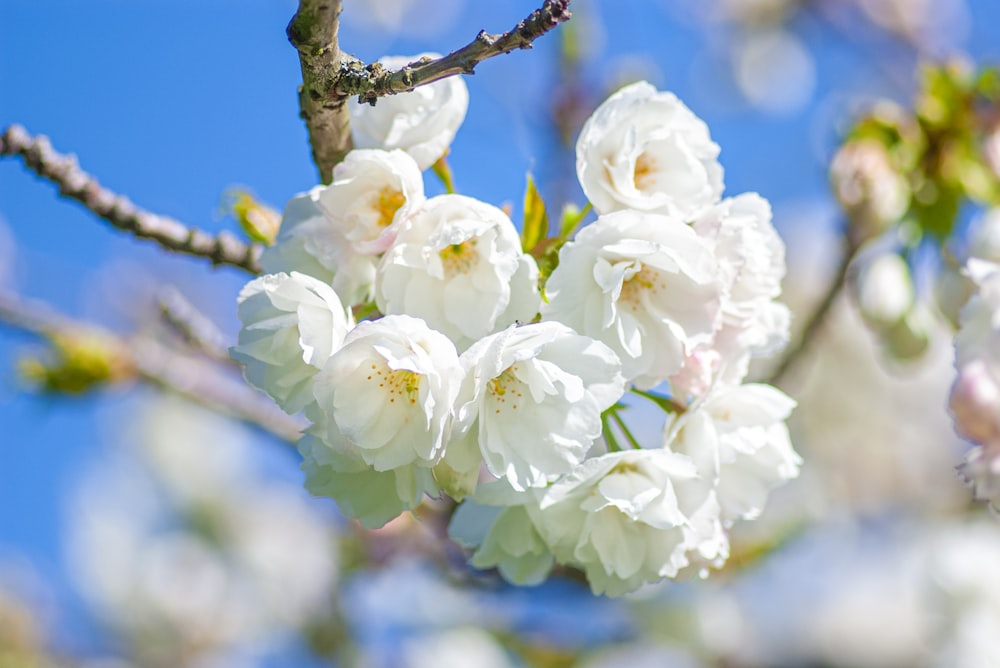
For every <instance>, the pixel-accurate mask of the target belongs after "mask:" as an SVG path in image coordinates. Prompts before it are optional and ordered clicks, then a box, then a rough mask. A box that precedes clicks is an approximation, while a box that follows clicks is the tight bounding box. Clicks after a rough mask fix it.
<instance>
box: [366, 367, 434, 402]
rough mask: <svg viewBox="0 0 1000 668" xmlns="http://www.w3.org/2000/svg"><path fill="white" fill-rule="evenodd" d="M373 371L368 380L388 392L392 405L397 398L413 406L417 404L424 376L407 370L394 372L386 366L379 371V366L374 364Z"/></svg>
mask: <svg viewBox="0 0 1000 668" xmlns="http://www.w3.org/2000/svg"><path fill="white" fill-rule="evenodd" d="M371 370H372V372H371V373H370V374H368V380H371V381H374V382H377V383H378V386H379V387H380V388H382V389H383V390H385V391H388V393H389V403H390V404H394V403H396V399H397V398H398V399H401V400H405V401H409V402H410V403H411V404H415V403H416V402H417V392H419V391H420V379H421V378H422V377H423V376H421V375H420V374H418V373H415V372H413V371H408V370H406V369H400V370H398V371H393V370H392V369H390V368H389V367H388V366H386V365H382V368H381V369H379V367H378V365H377V364H372V366H371Z"/></svg>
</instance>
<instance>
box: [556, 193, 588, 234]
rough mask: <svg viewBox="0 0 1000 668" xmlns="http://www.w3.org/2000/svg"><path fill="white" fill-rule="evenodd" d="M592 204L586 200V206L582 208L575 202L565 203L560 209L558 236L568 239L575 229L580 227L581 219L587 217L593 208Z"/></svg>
mask: <svg viewBox="0 0 1000 668" xmlns="http://www.w3.org/2000/svg"><path fill="white" fill-rule="evenodd" d="M593 208H594V207H593V205H592V204H591V203H590V202H587V206H585V207H583V208H582V209H581V208H579V207H577V206H576V205H575V204H567V205H566V206H564V207H563V210H562V220H561V221H559V238H560V239H562V240H564V241H565V240H566V239H569V238H570V237H571V236H573V233H574V232H576V229H577V228H578V227H580V223H582V222H583V219H584V218H586V217H587V214H588V213H590V211H591V209H593Z"/></svg>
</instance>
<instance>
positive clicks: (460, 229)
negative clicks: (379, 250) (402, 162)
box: [376, 195, 539, 348]
mask: <svg viewBox="0 0 1000 668" xmlns="http://www.w3.org/2000/svg"><path fill="white" fill-rule="evenodd" d="M537 283H538V267H537V266H536V265H535V261H534V259H533V258H532V257H531V256H530V255H525V254H524V253H523V252H522V251H521V244H520V239H519V238H518V235H517V230H516V229H515V228H514V224H513V223H512V222H511V220H510V218H509V217H508V216H507V214H505V213H504V212H503V211H501V210H500V209H498V208H496V207H494V206H491V205H489V204H486V203H484V202H480V201H479V200H476V199H473V198H471V197H463V196H462V195H440V196H438V197H433V198H431V199H429V200H427V201H426V202H425V203H424V206H423V207H421V208H420V209H419V210H418V211H416V212H415V213H414V215H413V217H412V218H410V221H409V225H408V226H407V228H406V229H405V230H403V231H402V232H400V234H399V236H398V237H397V238H396V243H395V245H394V246H393V247H392V248H390V249H389V250H388V251H387V252H386V254H385V255H384V256H383V258H382V263H381V265H380V266H379V274H378V281H377V285H376V288H377V290H376V302H377V303H378V307H379V310H381V311H382V312H383V313H406V314H409V315H413V316H417V317H420V318H423V319H424V320H426V321H427V324H428V325H430V326H431V327H433V328H435V329H437V330H438V331H441V332H443V333H445V334H447V335H448V336H450V337H451V338H452V340H454V341H455V342H456V344H458V346H459V347H460V348H464V347H467V346H468V345H469V344H471V343H472V342H473V341H476V340H478V339H480V338H482V337H483V336H486V335H487V334H492V333H494V332H496V331H497V330H499V329H502V328H504V327H506V326H508V325H511V324H513V323H514V322H515V321H517V320H525V321H530V320H531V319H532V318H533V317H534V316H535V314H536V313H538V302H539V297H538V287H537Z"/></svg>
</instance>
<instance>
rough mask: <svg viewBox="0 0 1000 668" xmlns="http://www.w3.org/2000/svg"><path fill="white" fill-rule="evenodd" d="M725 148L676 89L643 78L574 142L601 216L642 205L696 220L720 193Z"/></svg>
mask: <svg viewBox="0 0 1000 668" xmlns="http://www.w3.org/2000/svg"><path fill="white" fill-rule="evenodd" d="M718 155H719V146H718V145H717V144H716V143H715V142H713V141H712V139H711V137H710V136H709V132H708V126H706V125H705V123H704V121H702V120H701V119H700V118H698V117H697V116H695V115H694V114H693V113H692V112H691V110H690V109H688V108H687V107H686V106H684V103H683V102H681V101H680V100H678V99H677V97H676V96H675V95H674V94H673V93H667V92H663V93H661V92H658V91H657V90H656V89H655V88H654V87H653V86H651V85H650V84H648V83H646V82H645V81H641V82H639V83H634V84H632V85H630V86H626V87H625V88H622V89H621V90H619V91H618V92H617V93H615V94H614V95H612V96H611V97H609V98H608V99H607V100H605V102H604V103H603V104H601V106H600V107H598V108H597V110H596V111H594V113H593V115H592V116H591V117H590V118H589V119H587V122H586V123H585V124H584V126H583V129H582V130H581V131H580V137H579V139H578V140H577V143H576V174H577V177H578V178H579V179H580V185H581V186H582V187H583V192H584V193H586V195H587V197H588V198H589V199H590V201H591V203H592V204H593V205H594V209H595V210H596V211H597V212H598V213H609V212H611V211H618V210H620V209H638V210H640V211H650V212H655V213H664V214H669V215H676V216H680V217H681V218H684V219H687V220H690V219H691V218H693V217H694V216H695V215H697V214H698V213H699V212H700V211H701V210H703V209H705V208H706V207H709V206H711V205H712V204H715V203H716V202H717V201H718V200H719V197H720V196H721V195H722V189H723V184H722V167H721V166H720V165H719V163H718V161H717V160H716V158H718Z"/></svg>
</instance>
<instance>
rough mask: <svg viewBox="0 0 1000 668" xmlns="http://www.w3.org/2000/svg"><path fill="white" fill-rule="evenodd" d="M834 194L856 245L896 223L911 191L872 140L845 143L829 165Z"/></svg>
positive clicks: (906, 205) (880, 147)
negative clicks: (842, 208)
mask: <svg viewBox="0 0 1000 668" xmlns="http://www.w3.org/2000/svg"><path fill="white" fill-rule="evenodd" d="M830 181H831V183H832V185H833V192H834V194H835V195H836V197H837V200H838V201H839V202H840V204H841V206H843V207H844V210H845V211H846V212H847V214H848V218H849V220H850V227H849V233H850V235H851V237H852V241H853V242H854V244H855V245H860V244H861V243H863V242H864V241H865V240H867V239H871V238H873V237H875V236H878V235H879V234H880V233H881V232H882V231H883V230H885V229H886V228H887V227H888V226H890V225H892V224H893V223H895V222H897V221H899V219H900V218H902V216H903V214H904V213H906V209H907V208H908V207H909V204H910V189H909V187H908V186H907V184H906V181H905V180H904V179H903V177H902V176H901V175H900V174H899V173H898V172H896V170H895V169H893V166H892V163H891V162H890V160H889V155H888V153H887V152H886V149H885V147H884V146H882V145H881V144H880V143H878V142H877V141H874V140H871V139H865V140H859V141H852V142H848V143H847V144H844V145H843V146H842V147H841V148H840V150H839V151H837V154H836V155H835V156H834V158H833V162H832V163H831V164H830Z"/></svg>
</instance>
